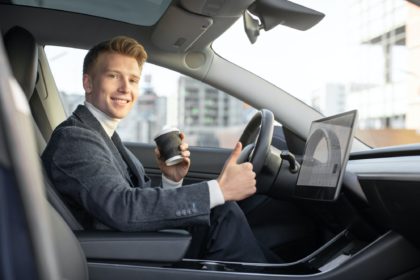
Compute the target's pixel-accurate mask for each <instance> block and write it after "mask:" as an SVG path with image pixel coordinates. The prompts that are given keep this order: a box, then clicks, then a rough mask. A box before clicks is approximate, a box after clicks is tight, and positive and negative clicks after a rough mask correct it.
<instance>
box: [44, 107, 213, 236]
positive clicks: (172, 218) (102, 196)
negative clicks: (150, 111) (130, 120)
mask: <svg viewBox="0 0 420 280" xmlns="http://www.w3.org/2000/svg"><path fill="white" fill-rule="evenodd" d="M114 136H115V135H114ZM114 136H113V138H114ZM124 149H125V152H126V153H127V154H126V155H128V156H129V157H130V158H131V161H130V160H128V161H127V159H126V161H124V159H123V156H121V153H120V152H119V151H118V149H117V147H116V146H115V145H114V143H113V141H112V140H111V139H110V138H109V137H108V135H107V134H106V132H105V130H104V129H103V128H102V126H101V124H100V123H99V121H98V120H97V119H96V118H95V117H94V116H93V115H92V114H91V113H90V112H89V110H88V109H87V108H86V107H85V106H82V105H80V106H79V107H78V108H77V109H76V110H75V111H74V113H73V115H72V116H70V117H69V118H68V119H67V120H66V121H64V122H63V123H61V124H60V125H59V126H58V127H57V128H56V129H55V130H54V132H53V134H52V136H51V140H50V141H49V143H48V145H47V147H46V149H45V151H44V152H43V154H42V161H43V164H44V167H45V169H46V171H47V174H48V176H49V177H50V179H51V180H52V182H53V184H54V186H55V187H56V189H57V190H58V191H59V192H60V194H61V195H62V196H63V197H64V198H65V200H66V202H67V203H68V205H69V206H70V208H71V210H72V211H73V213H74V214H75V216H76V218H77V219H79V221H80V222H81V223H82V224H83V225H84V226H85V227H87V228H95V225H96V224H97V222H98V221H99V222H100V223H102V224H105V225H107V226H108V227H111V228H114V229H117V230H121V231H154V230H159V229H165V228H174V227H186V226H190V225H194V224H208V223H209V214H210V201H209V190H208V185H207V183H206V182H202V183H198V184H192V185H188V186H183V187H180V188H170V189H166V188H165V189H164V188H162V187H160V186H156V187H152V186H151V180H150V179H149V178H148V177H147V176H146V175H145V172H144V168H143V166H142V165H141V163H140V162H139V161H138V160H137V159H136V158H135V156H134V155H133V154H132V153H131V152H130V151H129V150H128V149H126V148H124ZM127 162H128V164H129V165H130V166H128V165H127ZM128 168H130V169H131V171H132V173H131V175H132V176H131V177H130V172H129V171H128ZM133 177H135V178H133Z"/></svg>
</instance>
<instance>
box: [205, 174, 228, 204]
mask: <svg viewBox="0 0 420 280" xmlns="http://www.w3.org/2000/svg"><path fill="white" fill-rule="evenodd" d="M207 184H208V186H209V195H210V209H212V208H214V207H216V206H218V205H222V204H224V203H225V198H224V196H223V193H222V190H221V189H220V186H219V183H218V181H217V180H211V181H208V182H207Z"/></svg>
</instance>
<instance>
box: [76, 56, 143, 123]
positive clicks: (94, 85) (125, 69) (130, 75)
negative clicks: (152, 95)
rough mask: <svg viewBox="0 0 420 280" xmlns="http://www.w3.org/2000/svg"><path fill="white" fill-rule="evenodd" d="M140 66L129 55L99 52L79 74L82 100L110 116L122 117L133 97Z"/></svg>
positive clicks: (128, 110) (128, 108) (136, 92)
mask: <svg viewBox="0 0 420 280" xmlns="http://www.w3.org/2000/svg"><path fill="white" fill-rule="evenodd" d="M140 72H141V69H140V67H139V65H138V63H137V60H136V59H135V58H133V57H129V56H125V55H121V54H117V53H101V54H100V55H99V56H98V58H97V61H96V64H95V65H94V66H93V67H92V69H90V71H89V74H84V75H83V87H84V89H85V92H86V101H88V102H89V103H91V104H92V105H94V106H95V107H96V108H98V109H99V110H101V111H102V112H104V113H105V114H107V115H108V116H109V117H111V118H117V119H122V118H124V117H125V116H127V114H128V113H129V112H130V110H131V108H132V107H133V104H134V102H135V101H136V100H137V96H138V91H139V81H140Z"/></svg>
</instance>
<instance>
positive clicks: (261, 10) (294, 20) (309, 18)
mask: <svg viewBox="0 0 420 280" xmlns="http://www.w3.org/2000/svg"><path fill="white" fill-rule="evenodd" d="M248 12H249V13H251V14H252V15H254V16H255V17H257V18H258V19H259V21H258V20H257V19H255V18H253V17H252V16H251V15H250V14H248ZM243 16H244V25H245V32H246V34H247V36H248V39H249V40H250V42H251V43H255V41H256V40H257V37H258V36H259V30H260V29H264V30H265V31H268V30H271V29H272V28H274V27H276V26H277V25H279V24H281V25H285V26H288V27H291V28H294V29H298V30H302V31H304V30H308V29H309V28H311V27H312V26H314V25H316V24H317V23H318V22H319V21H321V19H323V18H324V16H325V14H323V13H321V12H318V11H315V10H312V9H310V8H307V7H304V6H301V5H298V4H296V3H293V2H290V1H288V0H256V1H255V2H254V3H252V4H251V5H250V6H249V7H248V9H247V10H246V11H245V12H244V15H243ZM260 22H261V24H260Z"/></svg>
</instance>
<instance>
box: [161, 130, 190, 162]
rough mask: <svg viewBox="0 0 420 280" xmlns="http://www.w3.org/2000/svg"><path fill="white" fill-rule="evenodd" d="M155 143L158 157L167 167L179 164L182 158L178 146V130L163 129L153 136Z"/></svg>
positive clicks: (179, 140) (179, 138)
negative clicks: (158, 153)
mask: <svg viewBox="0 0 420 280" xmlns="http://www.w3.org/2000/svg"><path fill="white" fill-rule="evenodd" d="M154 140H155V142H156V145H157V147H158V149H159V152H160V156H161V157H162V158H163V160H164V161H165V164H166V165H167V166H171V165H175V164H178V163H180V162H181V161H182V160H183V158H182V155H181V151H180V150H179V145H181V143H182V142H181V137H180V130H179V129H178V128H166V129H163V130H162V131H161V132H159V133H158V134H157V135H156V136H155V139H154Z"/></svg>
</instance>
